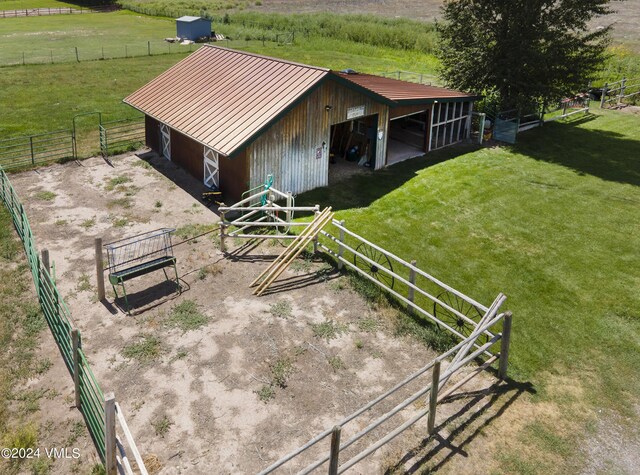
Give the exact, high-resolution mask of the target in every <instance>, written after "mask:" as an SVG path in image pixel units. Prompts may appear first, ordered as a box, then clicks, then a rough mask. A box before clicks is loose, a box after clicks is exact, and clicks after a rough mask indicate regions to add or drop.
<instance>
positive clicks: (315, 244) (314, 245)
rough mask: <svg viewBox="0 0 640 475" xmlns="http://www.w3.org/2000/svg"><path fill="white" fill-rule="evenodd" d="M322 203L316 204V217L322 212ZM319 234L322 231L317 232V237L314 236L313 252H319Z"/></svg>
mask: <svg viewBox="0 0 640 475" xmlns="http://www.w3.org/2000/svg"><path fill="white" fill-rule="evenodd" d="M319 210H320V205H316V211H315V213H314V215H315V216H314V219H315V218H317V217H318V215H319V214H320V211H319ZM318 236H320V233H319V232H318V234H316V237H314V238H313V253H314V254H317V253H318Z"/></svg>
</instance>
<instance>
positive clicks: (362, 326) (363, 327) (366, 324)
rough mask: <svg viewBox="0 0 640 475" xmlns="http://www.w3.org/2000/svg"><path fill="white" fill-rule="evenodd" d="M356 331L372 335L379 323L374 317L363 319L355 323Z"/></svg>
mask: <svg viewBox="0 0 640 475" xmlns="http://www.w3.org/2000/svg"><path fill="white" fill-rule="evenodd" d="M356 325H358V329H359V330H360V331H363V332H365V333H374V332H375V331H377V330H378V328H379V327H380V322H379V321H378V320H377V319H376V318H374V317H365V318H361V319H360V320H358V321H357V323H356Z"/></svg>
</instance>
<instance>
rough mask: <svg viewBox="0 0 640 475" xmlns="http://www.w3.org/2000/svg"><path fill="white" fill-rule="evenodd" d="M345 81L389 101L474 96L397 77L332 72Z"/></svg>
mask: <svg viewBox="0 0 640 475" xmlns="http://www.w3.org/2000/svg"><path fill="white" fill-rule="evenodd" d="M334 74H337V75H338V76H340V77H341V78H343V79H346V80H347V81H351V82H352V83H354V84H357V85H358V86H360V87H364V88H365V89H368V90H369V91H371V92H374V93H376V94H379V95H381V96H382V97H384V98H386V99H389V100H391V101H404V100H421V99H424V100H431V99H447V98H461V99H462V98H469V97H474V96H472V95H470V94H466V93H464V92H460V91H455V90H453V89H447V88H444V87H437V86H427V85H424V84H416V83H413V82H407V81H399V80H398V79H392V78H383V77H381V76H374V75H371V74H361V73H358V74H345V73H334Z"/></svg>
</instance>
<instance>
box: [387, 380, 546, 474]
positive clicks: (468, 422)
mask: <svg viewBox="0 0 640 475" xmlns="http://www.w3.org/2000/svg"><path fill="white" fill-rule="evenodd" d="M525 393H529V394H535V393H536V390H535V389H534V388H533V386H532V385H531V383H521V382H517V381H513V380H512V379H507V380H506V381H505V382H498V383H496V384H493V385H491V386H490V387H488V388H486V389H482V390H478V391H469V392H461V393H455V394H453V395H451V396H448V397H447V398H445V399H444V400H443V401H442V402H441V403H439V405H443V404H447V403H448V402H453V401H457V400H460V399H468V401H467V403H466V404H465V405H464V406H463V407H462V408H461V409H460V410H459V411H458V412H456V413H455V414H452V415H450V416H449V417H448V418H447V419H445V420H444V421H442V422H440V423H439V424H438V425H437V426H436V429H435V432H434V434H433V435H432V436H429V437H427V438H425V439H424V440H422V442H420V444H418V445H417V446H416V447H414V448H413V449H411V450H410V451H408V452H407V453H406V454H405V455H404V456H403V457H402V458H401V459H400V460H398V461H397V462H396V463H395V465H393V466H392V467H390V468H388V469H387V470H386V471H385V473H387V474H391V473H398V472H400V471H402V473H409V474H411V473H417V472H420V473H422V471H426V472H428V473H432V472H435V471H437V470H439V469H442V468H444V467H445V466H446V464H447V463H448V462H449V461H450V460H451V459H453V458H454V457H468V453H467V452H466V451H465V447H466V446H468V445H469V444H470V443H471V442H472V441H473V440H474V439H476V437H478V436H479V435H483V431H484V429H485V428H486V427H487V426H489V425H490V424H491V423H492V422H493V421H494V420H495V419H497V418H499V417H501V416H502V415H503V414H504V413H505V412H506V411H507V409H509V407H510V406H512V405H513V404H514V403H515V402H516V401H517V400H518V399H519V398H520V397H521V396H522V395H523V394H525ZM460 421H462V422H460ZM450 425H451V426H452V427H453V429H452V430H451V432H450V433H449V434H448V435H447V436H446V437H443V436H441V435H440V432H443V430H444V429H446V428H447V427H448V426H450ZM445 451H446V453H445ZM429 462H431V463H429ZM408 464H411V465H410V466H409V468H405V467H407V465H408ZM427 464H428V465H427Z"/></svg>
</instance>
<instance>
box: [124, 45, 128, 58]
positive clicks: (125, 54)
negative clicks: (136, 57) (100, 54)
mask: <svg viewBox="0 0 640 475" xmlns="http://www.w3.org/2000/svg"><path fill="white" fill-rule="evenodd" d="M124 57H125V58H128V57H129V49H128V48H127V45H124Z"/></svg>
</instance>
